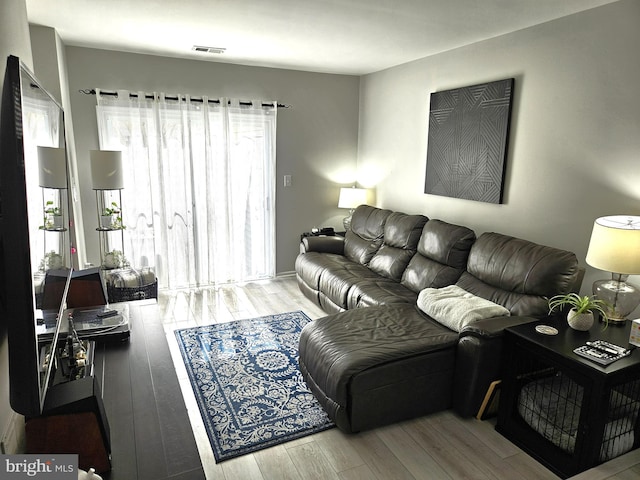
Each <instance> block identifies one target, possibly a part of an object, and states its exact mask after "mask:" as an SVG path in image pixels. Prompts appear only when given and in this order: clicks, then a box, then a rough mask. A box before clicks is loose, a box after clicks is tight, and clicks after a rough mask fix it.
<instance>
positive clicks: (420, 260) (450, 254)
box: [401, 219, 476, 293]
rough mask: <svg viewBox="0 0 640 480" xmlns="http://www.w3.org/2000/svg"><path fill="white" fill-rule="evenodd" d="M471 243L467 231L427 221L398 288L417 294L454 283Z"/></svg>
mask: <svg viewBox="0 0 640 480" xmlns="http://www.w3.org/2000/svg"><path fill="white" fill-rule="evenodd" d="M475 239H476V235H475V233H474V232H473V230H470V229H469V228H467V227H462V226H460V225H453V224H451V223H447V222H443V221H442V220H435V219H434V220H429V221H428V222H427V223H426V224H425V226H424V227H423V229H422V235H421V236H420V240H419V241H418V251H417V253H416V254H415V255H414V256H413V257H412V258H411V261H410V262H409V265H407V268H406V269H405V271H404V273H403V275H402V279H401V283H402V285H404V286H405V287H407V288H408V289H410V290H412V291H414V292H416V293H418V292H420V291H421V290H423V289H425V288H441V287H445V286H447V285H452V284H454V283H456V281H457V280H458V278H460V274H461V273H462V272H463V271H464V269H465V267H466V264H467V257H468V256H469V250H470V249H471V246H472V245H473V242H474V241H475Z"/></svg>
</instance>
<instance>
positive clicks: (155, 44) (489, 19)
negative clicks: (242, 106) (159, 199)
mask: <svg viewBox="0 0 640 480" xmlns="http://www.w3.org/2000/svg"><path fill="white" fill-rule="evenodd" d="M614 1H617V0H56V1H51V0H26V4H27V15H28V19H29V22H30V23H33V24H38V25H45V26H48V27H53V28H55V29H56V31H57V32H58V34H59V35H60V37H61V39H62V41H63V42H64V43H65V44H66V45H74V46H82V47H92V48H100V49H106V50H118V51H124V52H135V53H146V54H153V55H162V56H169V57H180V58H195V59H199V60H208V61H214V62H227V63H237V64H243V65H258V66H266V67H276V68H286V69H294V70H305V71H314V72H326V73H339V74H349V75H362V74H367V73H372V72H376V71H379V70H383V69H386V68H389V67H392V66H395V65H399V64H402V63H406V62H409V61H411V60H416V59H418V58H423V57H426V56H429V55H433V54H436V53H440V52H443V51H446V50H451V49H453V48H457V47H460V46H463V45H468V44H471V43H475V42H478V41H481V40H485V39H487V38H492V37H495V36H498V35H503V34H506V33H509V32H513V31H516V30H520V29H523V28H527V27H530V26H533V25H537V24H540V23H543V22H547V21H550V20H554V19H556V18H560V17H563V16H566V15H571V14H573V13H577V12H580V11H582V10H588V9H591V8H594V7H598V6H601V5H604V4H607V3H613V2H614ZM194 45H198V46H206V47H222V48H226V50H225V52H224V53H222V54H211V53H200V52H195V51H193V50H192V48H193V46H194Z"/></svg>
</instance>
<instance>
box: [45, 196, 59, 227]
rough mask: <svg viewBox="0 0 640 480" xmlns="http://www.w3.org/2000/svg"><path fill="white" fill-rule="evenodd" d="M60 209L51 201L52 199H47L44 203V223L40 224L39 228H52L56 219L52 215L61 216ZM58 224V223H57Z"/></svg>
mask: <svg viewBox="0 0 640 480" xmlns="http://www.w3.org/2000/svg"><path fill="white" fill-rule="evenodd" d="M61 216H62V209H61V208H60V207H59V206H57V205H55V204H54V203H53V200H47V202H46V203H45V204H44V217H43V220H42V221H43V222H44V225H41V226H40V229H41V230H48V229H54V228H55V227H56V221H55V218H54V217H61ZM58 226H59V224H58Z"/></svg>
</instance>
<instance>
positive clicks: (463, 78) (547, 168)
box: [358, 0, 640, 294]
mask: <svg viewBox="0 0 640 480" xmlns="http://www.w3.org/2000/svg"><path fill="white" fill-rule="evenodd" d="M639 23H640V2H638V1H637V0H623V1H620V2H616V3H613V4H609V5H606V6H603V7H599V8H596V9H593V10H589V11H586V12H583V13H579V14H576V15H572V16H569V17H565V18H561V19H559V20H555V21H552V22H549V23H546V24H542V25H539V26H535V27H532V28H528V29H526V30H521V31H518V32H515V33H512V34H508V35H504V36H501V37H497V38H494V39H491V40H488V41H484V42H480V43H476V44H473V45H470V46H467V47H463V48H459V49H456V50H453V51H449V52H446V53H442V54H439V55H435V56H432V57H428V58H424V59H421V60H418V61H415V62H412V63H409V64H405V65H402V66H399V67H396V68H392V69H389V70H385V71H382V72H378V73H375V74H372V75H368V76H365V77H362V79H361V91H360V99H361V103H360V132H359V154H358V172H359V173H358V175H359V178H360V179H361V181H363V183H364V182H365V181H366V182H367V183H375V184H377V202H378V205H380V206H382V207H385V208H390V209H395V210H400V211H405V212H408V213H423V214H425V215H427V216H429V217H431V218H441V219H443V220H445V221H449V222H452V223H459V224H462V225H467V226H469V227H471V228H473V229H474V230H475V231H476V233H478V234H480V233H482V232H484V231H498V232H502V233H506V234H510V235H514V236H519V237H523V238H526V239H529V240H533V241H536V242H539V243H543V244H547V245H552V246H556V247H559V248H565V249H568V250H571V251H573V252H575V253H576V254H577V256H578V259H579V260H580V262H581V264H582V265H583V266H585V267H588V266H587V265H586V264H585V262H584V258H585V255H586V249H587V246H588V243H589V237H590V233H591V228H592V225H593V221H594V219H595V218H597V217H599V216H603V215H611V214H632V215H640V168H639V166H640V164H639V160H640V95H637V90H638V85H640V56H639V55H638V48H639V47H640V28H638V25H639ZM509 77H515V93H514V108H513V114H512V120H511V136H510V141H509V155H508V160H507V163H506V180H505V194H504V203H503V204H502V205H494V204H486V203H481V202H473V201H467V200H460V199H453V198H447V197H439V196H434V195H426V194H424V193H423V191H424V176H425V165H426V151H427V134H428V130H427V129H428V115H429V95H430V93H431V92H436V91H442V90H448V89H450V88H455V87H463V86H467V85H473V84H477V83H483V82H487V81H493V80H500V79H503V78H509ZM365 179H366V180H365ZM607 276H608V274H606V273H604V272H601V271H598V270H594V269H592V268H590V267H588V268H587V275H586V276H585V280H584V283H583V293H585V294H586V293H590V289H591V284H592V283H593V281H594V280H595V279H598V278H606V277H607ZM635 281H636V283H638V282H637V279H635Z"/></svg>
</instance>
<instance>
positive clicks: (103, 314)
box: [96, 310, 118, 318]
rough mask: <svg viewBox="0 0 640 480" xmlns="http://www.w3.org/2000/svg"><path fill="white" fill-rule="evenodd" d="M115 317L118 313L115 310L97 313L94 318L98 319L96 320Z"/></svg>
mask: <svg viewBox="0 0 640 480" xmlns="http://www.w3.org/2000/svg"><path fill="white" fill-rule="evenodd" d="M115 315H118V311H117V310H105V311H104V312H99V313H97V314H96V317H98V318H108V317H113V316H115Z"/></svg>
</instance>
